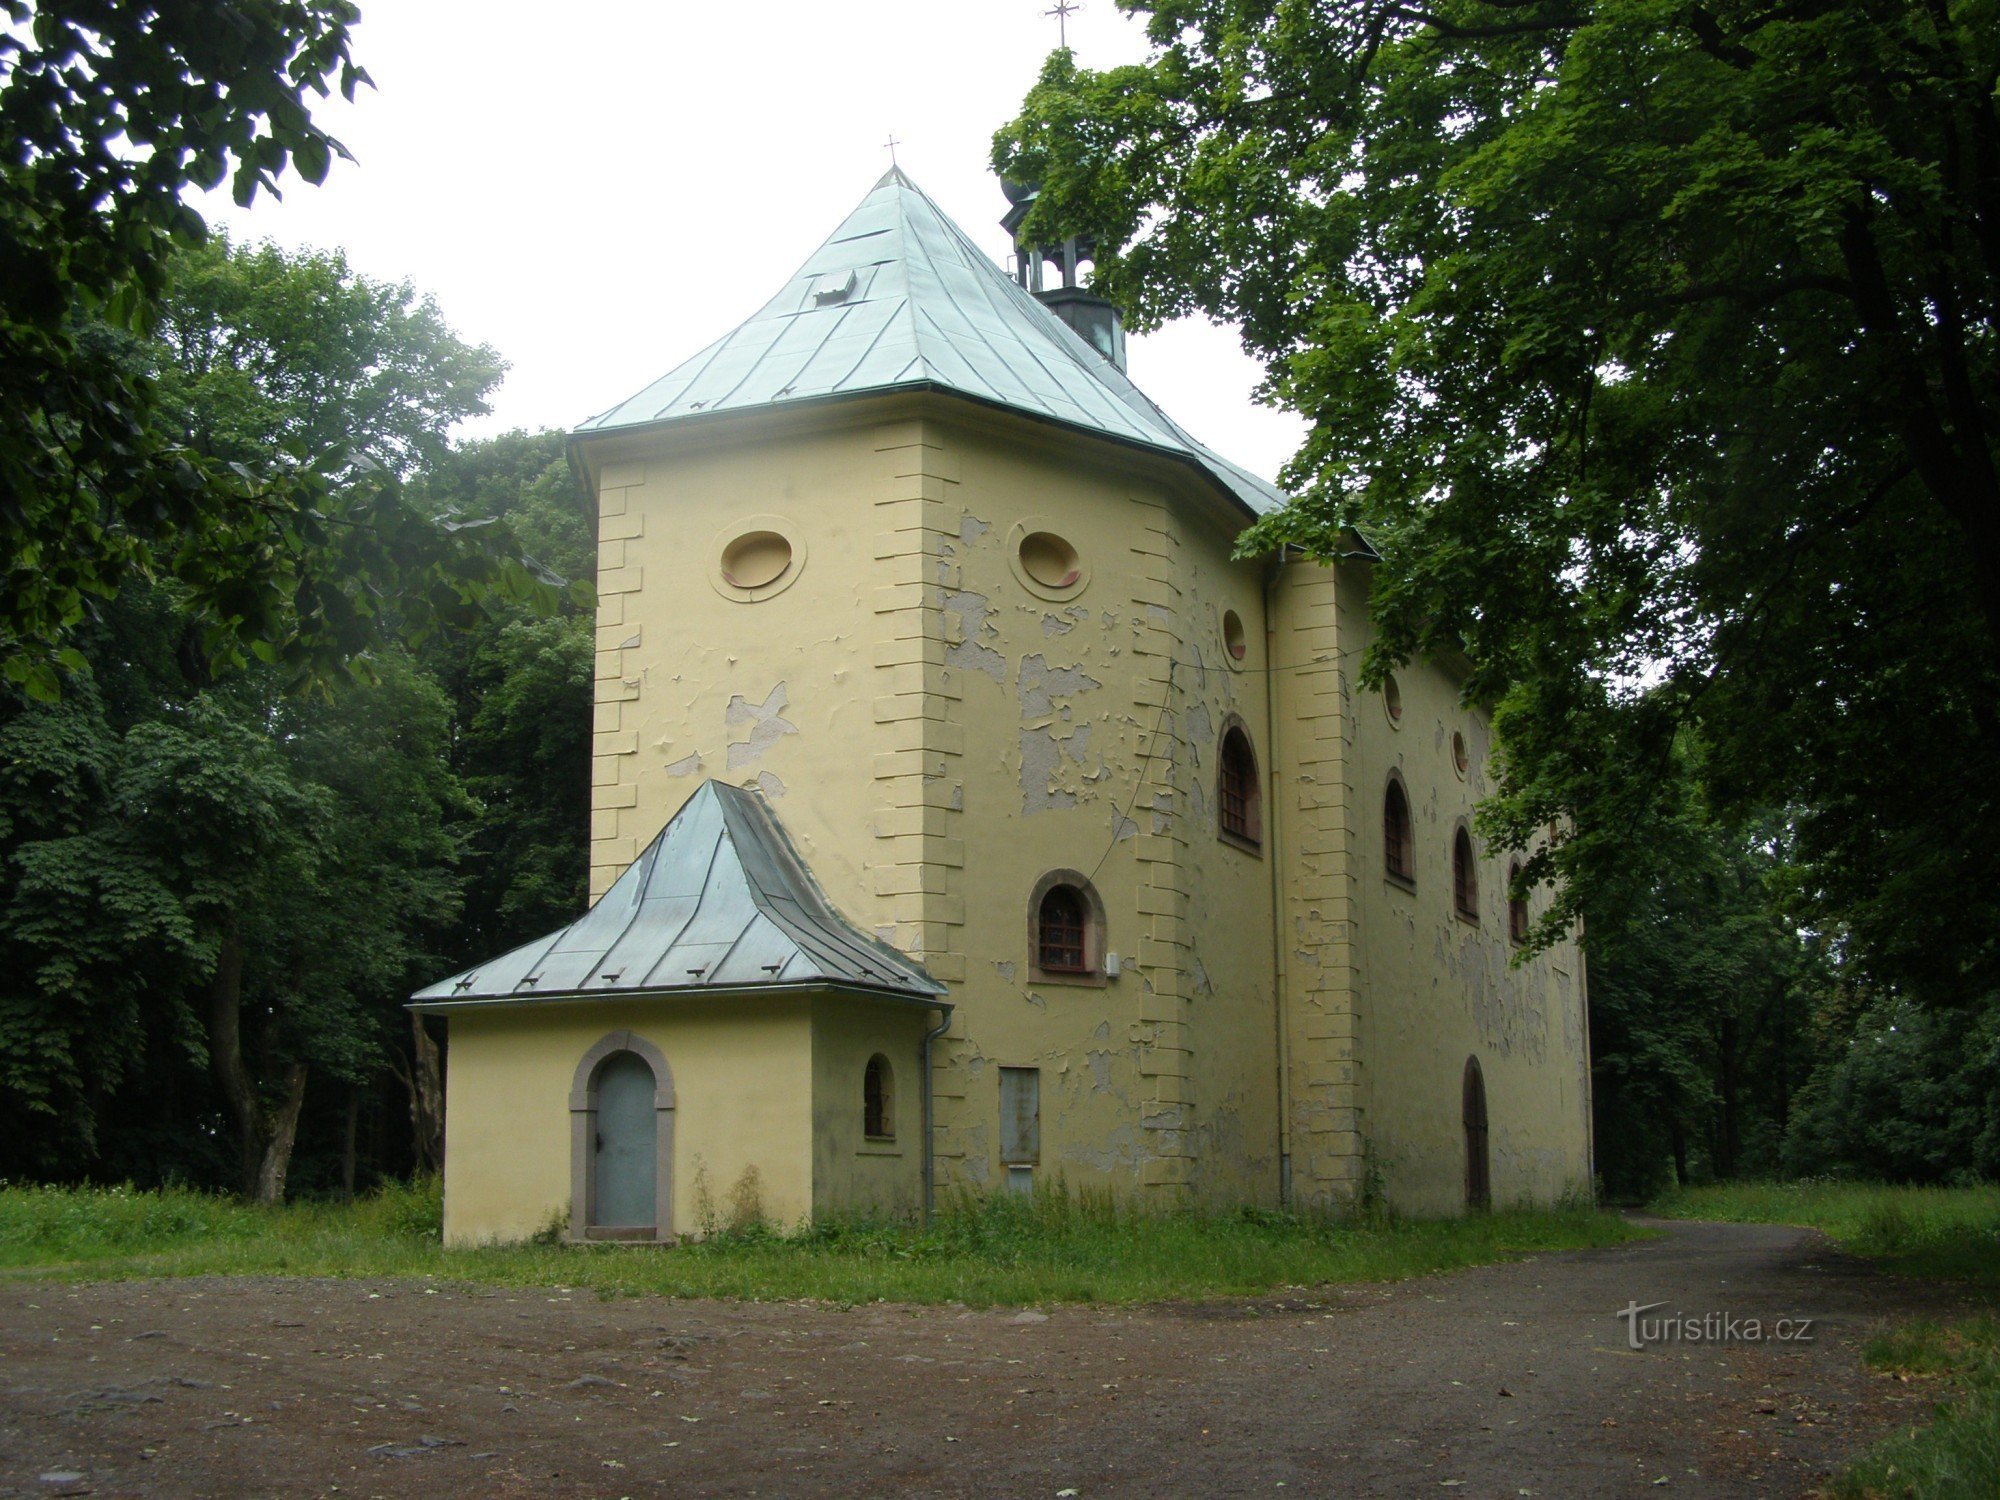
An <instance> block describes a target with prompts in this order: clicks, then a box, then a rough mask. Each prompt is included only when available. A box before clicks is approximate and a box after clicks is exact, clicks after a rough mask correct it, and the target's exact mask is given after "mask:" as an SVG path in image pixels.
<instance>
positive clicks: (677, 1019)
mask: <svg viewBox="0 0 2000 1500" xmlns="http://www.w3.org/2000/svg"><path fill="white" fill-rule="evenodd" d="M812 1003H813V1002H812V1001H811V1000H810V999H807V998H804V997H791V996H755V997H743V996H733V997H716V998H713V999H702V998H689V999H665V1000H657V1001H644V1000H636V1001H617V1002H606V1001H581V1002H575V1003H556V1004H550V1005H540V1006H524V1007H520V1008H518V1009H496V1010H493V1011H490V1012H463V1013H460V1014H457V1015H454V1016H453V1017H452V1018H451V1022H450V1051H449V1054H448V1062H447V1068H448V1074H447V1080H446V1083H447V1088H448V1090H449V1099H450V1111H449V1114H448V1115H447V1117H446V1126H445V1128H446V1149H445V1198H444V1233H445V1241H446V1243H448V1244H452V1245H474V1244H482V1243H488V1242H499V1241H511V1240H521V1239H526V1238H528V1237H530V1236H532V1235H534V1234H536V1233H538V1232H540V1231H541V1230H543V1229H545V1228H547V1227H548V1226H549V1224H550V1223H551V1222H552V1221H554V1220H561V1221H563V1222H564V1223H565V1224H566V1223H567V1219H568V1212H569V1205H570V1188H571V1185H570V1114H569V1099H570V1088H571V1085H572V1083H573V1082H574V1080H575V1077H576V1071H577V1065H578V1063H579V1061H580V1060H581V1059H582V1058H583V1055H584V1054H585V1053H586V1052H587V1051H588V1050H589V1049H590V1048H591V1047H592V1046H594V1045H595V1044H596V1043H597V1042H598V1041H599V1040H600V1039H601V1038H603V1037H605V1036H607V1035H610V1034H612V1033H615V1032H620V1031H630V1032H633V1033H634V1034H636V1035H638V1036H640V1037H643V1038H644V1039H645V1040H646V1041H648V1042H650V1043H651V1044H652V1045H653V1046H655V1047H657V1048H659V1050H660V1052H661V1053H662V1054H663V1055H664V1056H665V1058H666V1060H667V1066H668V1068H669V1069H670V1070H671V1071H672V1073H673V1079H674V1092H675V1108H674V1122H673V1136H674V1144H673V1152H674V1160H673V1181H672V1191H673V1218H672V1228H673V1230H674V1231H675V1232H676V1233H683V1234H686V1233H697V1232H699V1231H700V1230H701V1228H702V1227H703V1223H704V1220H707V1219H713V1218H715V1217H717V1216H720V1217H721V1218H722V1219H723V1220H724V1221H726V1220H727V1218H728V1217H729V1215H730V1212H731V1210H732V1195H737V1196H738V1197H739V1198H741V1197H743V1196H744V1195H746V1194H747V1193H748V1192H749V1191H750V1186H746V1185H751V1186H754V1191H755V1194H756V1198H757V1203H756V1206H757V1208H758V1209H759V1210H760V1211H761V1212H762V1213H763V1215H764V1216H765V1217H767V1218H769V1219H770V1220H772V1221H773V1222H775V1223H779V1224H793V1223H797V1222H799V1221H801V1220H803V1219H805V1218H806V1217H807V1216H808V1212H809V1210H810V1208H811V1205H812V1140H811V1124H812V1119H811V1107H810V1103H809V1101H810V1099H811V1096H812V1087H813V1061H812V1055H813V1026H812Z"/></svg>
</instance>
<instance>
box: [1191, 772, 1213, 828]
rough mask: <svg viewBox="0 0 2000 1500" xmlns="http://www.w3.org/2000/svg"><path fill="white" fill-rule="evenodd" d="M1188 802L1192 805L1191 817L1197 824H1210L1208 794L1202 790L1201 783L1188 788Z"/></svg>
mask: <svg viewBox="0 0 2000 1500" xmlns="http://www.w3.org/2000/svg"><path fill="white" fill-rule="evenodd" d="M1188 802H1189V804H1190V805H1189V808H1188V812H1189V815H1190V816H1191V817H1193V819H1194V820H1195V822H1196V823H1200V824H1206V823H1207V822H1208V794H1207V793H1206V792H1204V791H1203V790H1202V788H1201V783H1200V782H1199V781H1197V782H1195V784H1194V785H1193V786H1191V787H1189V788H1188Z"/></svg>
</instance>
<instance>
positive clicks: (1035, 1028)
mask: <svg viewBox="0 0 2000 1500" xmlns="http://www.w3.org/2000/svg"><path fill="white" fill-rule="evenodd" d="M929 430H930V431H931V432H932V433H934V434H935V436H936V439H937V446H936V449H935V450H934V451H935V452H936V455H937V464H938V467H939V470H940V472H942V473H943V474H945V475H947V476H948V479H947V481H946V483H945V484H944V485H943V486H942V487H941V493H942V495H943V496H944V502H945V507H944V516H943V521H944V530H945V534H944V535H943V536H942V537H941V538H940V539H939V543H938V548H937V554H936V556H935V559H934V561H933V567H934V568H935V573H934V577H935V579H936V583H937V587H938V589H939V599H938V601H937V602H938V609H939V618H940V621H941V626H942V638H941V641H940V647H941V649H940V651H939V653H938V661H937V665H938V667H939V669H940V679H941V681H942V683H943V684H944V687H945V692H944V695H943V697H942V700H941V707H942V711H943V715H944V717H943V719H942V721H941V724H940V726H939V728H940V730H941V732H942V734H943V735H944V736H945V744H946V746H947V747H948V750H949V752H950V753H949V754H948V755H946V756H940V757H938V758H937V761H936V764H937V766H938V768H939V769H940V770H942V771H944V772H946V773H947V775H948V778H949V782H950V785H951V787H952V788H953V791H952V798H951V801H950V802H949V804H948V805H947V806H946V807H945V808H943V809H942V810H941V811H940V814H939V817H940V831H941V832H942V833H943V834H944V835H945V837H946V840H947V844H948V847H949V848H950V850H951V851H952V852H953V854H954V856H956V857H957V858H959V859H961V860H962V863H961V864H959V865H958V866H957V867H955V868H953V869H951V870H949V871H946V872H945V880H944V882H943V884H944V887H945V889H946V890H947V891H948V892H949V893H950V897H951V899H950V915H951V918H952V921H951V925H950V926H949V928H948V929H947V930H946V934H945V941H947V942H948V943H949V945H950V948H949V954H948V955H941V957H942V958H943V967H942V968H940V967H938V966H937V964H936V963H935V962H934V964H933V971H934V972H939V973H941V974H942V975H944V976H947V977H949V978H950V979H951V981H952V985H953V999H954V1000H955V1001H956V1002H957V1005H958V1011H957V1015H956V1018H955V1022H954V1025H953V1028H952V1030H951V1032H950V1034H949V1036H948V1037H946V1038H945V1039H943V1040H942V1041H941V1042H940V1044H939V1062H940V1066H939V1068H938V1070H937V1073H936V1086H937V1090H938V1130H937V1132H936V1140H937V1157H938V1166H939V1176H940V1179H941V1181H943V1182H944V1183H947V1184H961V1185H964V1186H967V1187H971V1188H974V1189H980V1188H986V1187H991V1186H993V1185H995V1184H997V1183H998V1182H999V1181H1000V1178H1001V1172H1002V1168H1003V1166H1004V1165H1005V1164H1004V1163H1003V1162H1002V1161H1001V1159H1000V1155H999V1141H998V1138H997V1131H998V1118H999V1089H1000V1079H999V1070H1000V1069H1001V1068H1003V1067H1026V1068H1035V1069H1038V1070H1039V1071H1040V1073H1041V1083H1040V1096H1041V1153H1040V1160H1039V1162H1038V1164H1037V1169H1038V1172H1039V1174H1040V1177H1041V1179H1042V1180H1044V1181H1046V1180H1047V1179H1049V1178H1051V1177H1054V1176H1058V1175H1059V1176H1060V1177H1061V1178H1062V1179H1063V1180H1064V1181H1065V1182H1067V1183H1068V1184H1070V1185H1071V1186H1074V1187H1085V1188H1091V1189H1099V1190H1107V1189H1108V1190H1110V1191H1112V1192H1114V1193H1117V1194H1119V1195H1121V1196H1125V1197H1137V1196H1141V1195H1145V1196H1149V1197H1155V1198H1158V1197H1162V1196H1164V1197H1165V1198H1167V1199H1170V1200H1171V1199H1173V1198H1177V1197H1179V1196H1181V1195H1183V1194H1185V1193H1187V1192H1190V1191H1197V1192H1206V1193H1209V1194H1212V1195H1214V1196H1216V1197H1218V1198H1222V1199H1228V1200H1240V1199H1242V1198H1244V1197H1258V1198H1262V1199H1265V1200H1274V1199H1275V1196H1276V1162H1275V1151H1274V1150H1273V1147H1272V1142H1273V1141H1274V1140H1275V1117H1276V1106H1275V1073H1274V1068H1275V1064H1274V1057H1273V1052H1274V1041H1273V1015H1272V992H1271V986H1270V979H1269V972H1270V962H1271V957H1270V939H1269V933H1270V921H1269V916H1270V905H1269V903H1270V886H1269V877H1268V873H1267V871H1266V868H1265V867H1264V866H1263V865H1262V863H1261V862H1260V861H1259V860H1257V859H1256V858H1255V857H1254V856H1248V855H1245V854H1244V853H1242V852H1241V851H1238V850H1234V849H1227V848H1224V847H1222V846H1221V845H1219V844H1218V843H1217V842H1216V840H1215V835H1214V824H1215V807H1214V801H1213V777H1214V757H1215V748H1216V735H1217V734H1218V733H1219V730H1220V726H1221V723H1222V719H1223V715H1224V713H1225V712H1226V711H1228V710H1229V709H1230V708H1232V707H1235V708H1240V709H1241V710H1242V711H1243V713H1244V717H1245V718H1246V719H1247V720H1249V721H1250V722H1251V723H1252V724H1253V725H1259V724H1261V721H1262V719H1263V707H1262V697H1261V694H1262V691H1263V679H1262V678H1261V677H1258V676H1251V675H1238V674H1226V673H1224V672H1223V671H1222V666H1221V658H1222V647H1221V640H1220V624H1219V618H1220V616H1219V610H1220V609H1221V608H1222V607H1224V606H1226V605H1227V606H1233V607H1235V608H1237V609H1238V610H1239V611H1241V612H1242V613H1243V614H1244V615H1245V616H1246V617H1247V618H1248V620H1249V622H1250V625H1249V629H1250V632H1251V634H1252V635H1253V637H1255V638H1257V640H1256V647H1255V649H1256V650H1257V651H1258V653H1259V654H1260V655H1261V651H1262V644H1261V634H1262V596H1261V590H1260V585H1259V581H1258V580H1259V569H1258V567H1257V565H1255V564H1249V563H1233V562H1231V561H1230V560H1229V556H1228V553H1229V538H1230V535H1231V533H1230V531H1229V530H1228V529H1227V528H1226V527H1224V526H1222V525H1221V524H1219V523H1217V522H1214V521H1207V522H1204V521H1202V520H1201V513H1202V511H1203V510H1204V508H1206V509H1208V510H1213V509H1215V508H1216V505H1217V502H1216V501H1215V499H1214V497H1213V496H1212V495H1209V494H1205V493H1202V492H1199V491H1197V490H1195V488H1194V486H1193V485H1191V484H1190V483H1188V482H1187V481H1185V480H1184V479H1182V478H1180V477H1179V476H1177V475H1176V474H1174V473H1172V472H1170V471H1166V470H1165V469H1164V466H1161V465H1156V464H1152V463H1150V462H1149V461H1146V460H1144V459H1142V458H1140V457H1139V456H1137V455H1133V454H1131V453H1129V452H1125V451H1122V450H1117V449H1115V448H1112V447H1110V446H1109V445H1105V444H1098V443H1091V442H1088V441H1086V440H1081V439H1069V438H1065V437H1063V436H1062V435H1060V434H1058V433H1054V432H1052V431H1051V430H1050V429H1046V428H1042V429H1033V428H1027V427H1025V426H1024V425H1023V426H1018V427H1016V428H1012V429H1010V428H1007V427H1004V426H1001V425H998V424H991V425H989V424H981V423H977V422H972V421H963V420H947V419H940V420H937V421H935V422H933V423H932V424H931V425H930V428H929ZM1043 529H1046V530H1051V531H1055V532H1057V533H1059V534H1060V535H1061V536H1062V537H1063V538H1064V539H1065V540H1066V541H1067V542H1068V543H1069V544H1070V545H1071V546H1073V547H1074V548H1075V550H1076V554H1077V558H1078V561H1079V564H1080V569H1081V573H1082V577H1081V579H1080V580H1079V584H1078V585H1077V586H1075V587H1072V588H1050V587H1046V586H1044V587H1037V586H1036V584H1035V582H1034V580H1032V579H1031V578H1029V577H1024V576H1023V571H1024V570H1023V569H1022V567H1021V566H1020V563H1019V543H1020V540H1021V538H1022V536H1023V535H1026V534H1030V533H1032V532H1034V531H1036V530H1043ZM1255 732H1257V733H1258V734H1259V735H1260V736H1261V730H1257V731H1255ZM1056 870H1072V871H1075V872H1077V873H1078V874H1081V875H1085V876H1093V877H1094V878H1093V881H1092V883H1093V885H1094V887H1095V889H1096V891H1097V893H1098V896H1099V898H1100V900H1101V901H1102V904H1103V907H1104V911H1105V946H1106V947H1107V949H1108V950H1109V951H1111V952H1114V953H1116V954H1118V955H1119V958H1120V960H1121V963H1122V973H1121V975H1120V976H1119V977H1117V978H1114V979H1110V980H1109V981H1108V982H1102V983H1077V982H1064V981H1061V980H1054V979H1048V978H1037V977H1036V976H1035V975H1034V974H1033V973H1032V972H1031V969H1032V964H1031V951H1030V904H1031V898H1032V895H1033V892H1034V890H1035V887H1036V885H1037V882H1038V881H1039V880H1041V878H1042V877H1043V876H1044V875H1046V874H1048V873H1049V872H1051V871H1056ZM1197 913H1200V914H1201V916H1202V917H1203V918H1209V917H1212V918H1214V920H1213V921H1212V922H1210V924H1209V925H1208V927H1207V928H1206V930H1205V931H1202V932H1200V933H1197V931H1196V930H1195V928H1196V914H1197Z"/></svg>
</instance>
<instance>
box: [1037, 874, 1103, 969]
mask: <svg viewBox="0 0 2000 1500" xmlns="http://www.w3.org/2000/svg"><path fill="white" fill-rule="evenodd" d="M1028 977H1029V978H1030V979H1047V980H1053V981H1055V982H1056V983H1058V984H1102V983H1104V903H1103V902H1101V901H1099V900H1098V899H1097V892H1096V891H1094V890H1092V889H1091V886H1090V882H1089V880H1087V879H1086V878H1085V877H1084V876H1082V875H1080V874H1079V873H1077V872H1076V871H1075V870H1051V871H1049V873H1048V874H1046V875H1044V876H1043V877H1042V878H1041V880H1040V881H1038V882H1037V883H1036V885H1035V893H1034V896H1033V897H1032V898H1031V900H1030V902H1029V905H1028Z"/></svg>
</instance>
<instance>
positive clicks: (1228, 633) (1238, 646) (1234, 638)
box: [1222, 609, 1250, 661]
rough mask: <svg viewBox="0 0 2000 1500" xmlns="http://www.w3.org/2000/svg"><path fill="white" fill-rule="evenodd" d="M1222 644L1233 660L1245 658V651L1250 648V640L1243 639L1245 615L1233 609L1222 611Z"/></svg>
mask: <svg viewBox="0 0 2000 1500" xmlns="http://www.w3.org/2000/svg"><path fill="white" fill-rule="evenodd" d="M1222 644H1223V646H1224V647H1225V648H1226V649H1227V650H1228V652H1229V659H1230V660H1231V661H1241V660H1243V653H1244V652H1246V651H1248V650H1249V649H1250V644H1249V642H1248V641H1246V640H1244V639H1243V617H1242V616H1241V615H1239V614H1237V613H1236V611H1235V610H1233V609H1225V610H1224V611H1223V612H1222Z"/></svg>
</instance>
